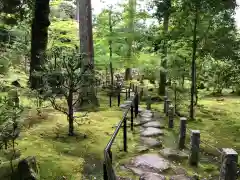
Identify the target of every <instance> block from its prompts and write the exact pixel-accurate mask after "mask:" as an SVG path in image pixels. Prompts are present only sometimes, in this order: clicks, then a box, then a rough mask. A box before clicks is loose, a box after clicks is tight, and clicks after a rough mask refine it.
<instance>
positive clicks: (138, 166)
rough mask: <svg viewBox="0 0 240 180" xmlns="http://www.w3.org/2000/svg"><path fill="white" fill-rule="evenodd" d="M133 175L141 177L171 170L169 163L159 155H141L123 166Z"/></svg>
mask: <svg viewBox="0 0 240 180" xmlns="http://www.w3.org/2000/svg"><path fill="white" fill-rule="evenodd" d="M125 167H126V168H127V169H129V170H131V171H132V172H134V173H135V174H137V175H139V176H142V175H144V174H145V173H148V172H151V173H161V172H164V171H166V170H168V169H170V168H171V165H170V162H169V161H168V160H167V159H165V158H163V157H162V156H160V155H159V154H152V153H151V154H143V155H139V156H136V157H135V158H133V159H132V160H131V162H130V165H126V166H125Z"/></svg>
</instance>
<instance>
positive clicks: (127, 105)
mask: <svg viewBox="0 0 240 180" xmlns="http://www.w3.org/2000/svg"><path fill="white" fill-rule="evenodd" d="M119 107H120V108H122V109H128V108H129V107H130V104H121V105H120V106H119Z"/></svg>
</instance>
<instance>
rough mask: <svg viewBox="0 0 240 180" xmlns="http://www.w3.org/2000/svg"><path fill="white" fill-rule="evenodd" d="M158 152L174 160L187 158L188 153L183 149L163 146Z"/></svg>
mask: <svg viewBox="0 0 240 180" xmlns="http://www.w3.org/2000/svg"><path fill="white" fill-rule="evenodd" d="M160 153H161V154H162V155H163V156H164V157H166V158H170V159H174V160H183V159H187V158H188V154H187V153H185V152H184V151H180V150H178V149H172V148H165V149H162V150H161V151H160Z"/></svg>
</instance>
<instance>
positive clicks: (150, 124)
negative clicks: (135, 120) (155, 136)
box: [143, 121, 164, 128]
mask: <svg viewBox="0 0 240 180" xmlns="http://www.w3.org/2000/svg"><path fill="white" fill-rule="evenodd" d="M143 127H146V128H147V127H154V128H163V127H164V125H162V124H160V122H158V121H151V122H147V123H146V124H144V125H143Z"/></svg>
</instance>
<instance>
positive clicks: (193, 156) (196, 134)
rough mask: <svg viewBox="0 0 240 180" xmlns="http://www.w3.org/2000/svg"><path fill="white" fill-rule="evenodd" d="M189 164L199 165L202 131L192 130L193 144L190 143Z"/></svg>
mask: <svg viewBox="0 0 240 180" xmlns="http://www.w3.org/2000/svg"><path fill="white" fill-rule="evenodd" d="M190 148H191V149H190V155H189V164H190V165H192V166H198V162H199V149H200V131H199V130H192V131H191V144H190Z"/></svg>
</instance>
